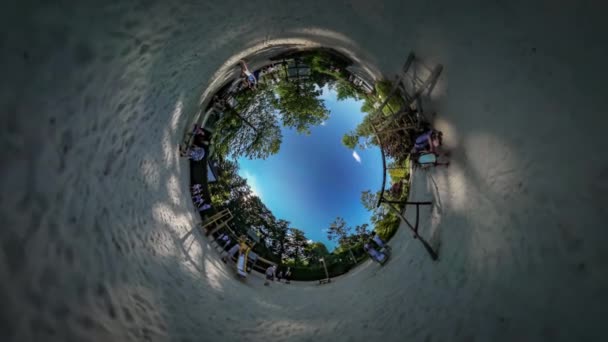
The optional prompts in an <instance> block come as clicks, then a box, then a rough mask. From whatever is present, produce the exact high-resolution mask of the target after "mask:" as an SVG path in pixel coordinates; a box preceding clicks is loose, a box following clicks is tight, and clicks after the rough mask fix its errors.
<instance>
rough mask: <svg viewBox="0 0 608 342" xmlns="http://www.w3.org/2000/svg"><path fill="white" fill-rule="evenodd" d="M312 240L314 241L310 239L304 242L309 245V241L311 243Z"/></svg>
mask: <svg viewBox="0 0 608 342" xmlns="http://www.w3.org/2000/svg"><path fill="white" fill-rule="evenodd" d="M313 242H314V241H312V240H306V243H307V244H309V245H310V244H311V243H313Z"/></svg>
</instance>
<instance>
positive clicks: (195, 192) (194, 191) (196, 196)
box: [190, 184, 211, 211]
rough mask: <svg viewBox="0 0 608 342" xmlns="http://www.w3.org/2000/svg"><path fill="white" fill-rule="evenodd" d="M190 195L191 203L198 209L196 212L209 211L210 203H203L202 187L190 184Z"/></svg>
mask: <svg viewBox="0 0 608 342" xmlns="http://www.w3.org/2000/svg"><path fill="white" fill-rule="evenodd" d="M190 192H191V195H192V202H193V203H194V205H195V206H196V208H197V209H198V211H205V210H208V209H211V203H207V202H205V199H204V197H203V186H202V185H201V184H192V186H191V187H190Z"/></svg>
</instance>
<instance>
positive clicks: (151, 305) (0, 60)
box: [0, 0, 608, 342]
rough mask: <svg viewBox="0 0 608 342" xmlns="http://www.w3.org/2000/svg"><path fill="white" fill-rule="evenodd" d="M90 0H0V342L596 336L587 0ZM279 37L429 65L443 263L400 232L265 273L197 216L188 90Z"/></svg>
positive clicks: (597, 59) (607, 184)
mask: <svg viewBox="0 0 608 342" xmlns="http://www.w3.org/2000/svg"><path fill="white" fill-rule="evenodd" d="M91 3H92V2H91ZM91 3H87V2H86V1H78V2H77V1H72V2H69V1H65V2H48V1H47V2H40V3H39V4H36V5H34V4H33V3H32V2H29V1H20V2H17V1H7V2H3V3H2V5H0V29H1V30H0V32H2V34H0V47H1V50H2V54H0V68H1V70H2V83H1V85H0V108H1V110H0V115H1V116H2V120H3V125H2V126H1V128H0V130H1V131H0V133H1V134H0V139H1V141H2V146H3V148H2V149H1V150H0V155H1V160H2V169H1V170H2V171H1V172H2V174H1V177H0V187H1V189H2V197H1V203H2V206H1V214H0V218H1V222H2V225H3V226H2V229H0V242H1V253H0V279H2V281H0V296H1V297H0V300H1V301H0V302H1V303H2V308H1V309H0V336H2V338H1V340H2V341H135V340H152V341H183V342H186V341H243V340H248V341H280V340H285V341H287V340H289V341H364V340H383V341H598V340H603V338H602V337H601V336H603V335H604V334H605V333H604V329H603V323H604V321H605V317H606V314H607V313H608V311H607V309H606V307H607V304H608V301H607V298H606V297H607V295H606V293H605V290H606V288H608V276H607V274H606V270H607V266H608V252H607V250H608V249H606V245H607V243H608V231H607V230H606V222H607V220H606V219H607V215H606V211H605V208H604V207H605V204H606V203H608V196H607V193H608V160H607V159H608V158H607V154H606V153H605V147H606V143H605V136H604V134H603V133H604V132H605V129H606V126H608V125H607V123H608V116H606V108H608V100H607V97H606V96H605V89H606V86H605V81H606V76H607V74H606V72H605V60H606V57H607V56H608V54H607V51H606V50H607V48H608V43H607V41H606V37H608V32H607V26H606V21H605V18H604V15H605V13H606V12H605V10H606V8H604V7H605V5H603V3H602V2H600V1H566V2H562V3H560V4H559V5H558V4H556V3H554V2H544V1H538V2H537V1H508V2H498V1H496V2H487V1H478V2H454V1H447V0H446V1H432V2H431V1H397V0H395V1H381V2H372V1H363V0H361V1H359V0H358V1H351V2H339V1H326V0H325V1H299V2H284V1H268V2H263V1H247V2H237V1H230V0H226V1H221V2H207V1H155V0H146V1H137V2H109V1H108V2H98V3H99V4H98V5H94V4H91ZM294 42H295V43H298V44H308V45H315V44H316V45H323V46H331V47H334V48H336V49H339V50H341V51H343V52H345V53H347V54H349V55H350V56H351V57H353V58H354V59H355V60H357V61H358V63H359V64H360V65H361V66H366V67H368V68H369V72H370V74H378V73H381V74H384V75H386V76H387V77H392V75H393V74H394V72H395V71H396V70H398V69H399V68H400V67H401V65H402V63H403V61H404V59H405V57H406V55H407V53H408V52H409V51H410V50H415V51H416V53H417V54H418V55H419V56H420V57H421V58H423V59H424V61H425V62H426V63H428V64H431V65H432V64H433V63H442V64H443V65H444V67H445V69H444V72H443V74H442V76H441V79H440V81H439V83H438V84H437V86H436V87H435V90H434V92H433V94H431V98H430V99H428V100H429V103H430V104H432V109H435V110H436V111H437V112H438V115H437V116H436V117H435V118H434V120H435V122H436V124H437V126H438V127H439V128H440V129H442V130H443V131H444V138H445V140H446V145H447V147H448V148H450V149H451V151H452V160H453V164H452V165H451V166H450V167H449V168H448V169H447V170H433V171H429V172H426V173H419V174H416V176H415V180H414V184H415V186H414V191H413V193H412V198H413V199H421V198H428V199H433V200H434V201H435V206H434V207H433V208H426V209H425V210H423V211H422V218H423V222H422V226H421V230H422V232H423V234H426V235H425V236H427V237H429V238H432V240H433V242H434V243H435V244H440V247H439V253H440V260H439V261H437V262H433V261H431V260H430V259H429V258H428V256H427V255H426V254H425V251H424V250H423V249H422V247H421V245H420V244H419V243H418V242H417V241H415V240H412V238H411V236H410V234H408V232H407V231H406V230H405V229H404V230H401V231H400V232H399V233H398V234H397V235H396V236H395V238H394V240H393V241H392V242H391V243H392V245H393V258H392V260H391V261H390V262H389V263H388V264H387V265H386V266H385V267H382V268H381V267H379V266H378V265H376V264H365V265H363V266H361V267H360V268H357V269H356V270H355V271H353V272H351V273H350V274H348V275H346V276H344V277H341V278H340V279H338V280H336V281H335V282H333V283H331V284H329V285H326V286H321V287H319V286H316V285H313V284H292V285H290V286H287V285H282V284H273V285H272V286H270V287H264V286H262V285H261V279H257V278H256V279H253V278H252V279H250V280H248V281H247V283H242V282H239V281H238V280H236V278H235V276H234V274H233V271H232V269H230V268H227V267H225V266H224V265H223V264H222V263H221V262H220V261H219V260H218V258H217V254H216V252H215V251H214V250H213V249H212V248H211V247H210V246H209V242H208V241H207V240H206V239H205V238H202V237H201V236H200V235H199V234H198V233H197V232H191V230H192V228H193V227H194V226H195V225H196V223H197V218H196V217H197V216H196V212H195V211H194V208H193V207H192V205H191V203H189V199H188V188H187V186H188V179H189V175H188V165H187V164H186V162H185V161H184V160H180V159H179V157H178V154H177V145H178V143H179V141H180V140H181V138H182V135H183V132H184V131H185V130H186V127H187V126H188V124H189V122H191V121H192V120H193V118H194V117H195V116H196V113H197V112H198V106H199V102H200V101H201V98H202V97H203V94H205V91H206V90H212V89H214V88H216V87H217V86H219V84H218V83H221V82H219V81H218V82H212V80H213V78H214V76H221V77H224V78H226V77H227V75H229V74H230V72H231V71H230V70H232V72H237V69H232V67H230V65H232V64H231V63H235V62H236V60H238V58H241V57H245V56H246V55H247V54H248V53H249V52H253V51H255V50H257V49H260V48H265V47H269V46H271V45H272V44H277V43H294ZM407 214H408V215H411V212H410V211H408V213H407Z"/></svg>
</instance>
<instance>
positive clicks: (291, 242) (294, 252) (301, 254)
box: [286, 228, 308, 265]
mask: <svg viewBox="0 0 608 342" xmlns="http://www.w3.org/2000/svg"><path fill="white" fill-rule="evenodd" d="M307 245H308V239H307V238H306V235H305V234H304V232H303V231H301V230H300V229H297V228H290V229H289V234H288V237H287V247H286V251H287V255H288V256H289V257H291V258H293V260H294V262H295V265H299V264H300V265H301V264H302V263H303V262H304V261H305V260H306V259H308V258H307V255H306V246H307Z"/></svg>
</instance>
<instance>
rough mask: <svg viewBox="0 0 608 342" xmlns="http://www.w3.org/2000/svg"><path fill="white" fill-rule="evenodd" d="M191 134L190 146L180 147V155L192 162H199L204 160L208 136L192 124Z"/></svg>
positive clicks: (199, 127)
mask: <svg viewBox="0 0 608 342" xmlns="http://www.w3.org/2000/svg"><path fill="white" fill-rule="evenodd" d="M191 134H192V144H191V145H190V146H188V147H186V148H183V147H182V146H180V155H181V156H182V157H188V158H189V159H190V160H193V161H201V160H203V158H205V154H206V148H207V147H208V146H209V137H208V134H207V133H206V132H205V130H204V129H203V128H202V127H201V126H199V125H198V124H194V128H193V129H192V132H191Z"/></svg>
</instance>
